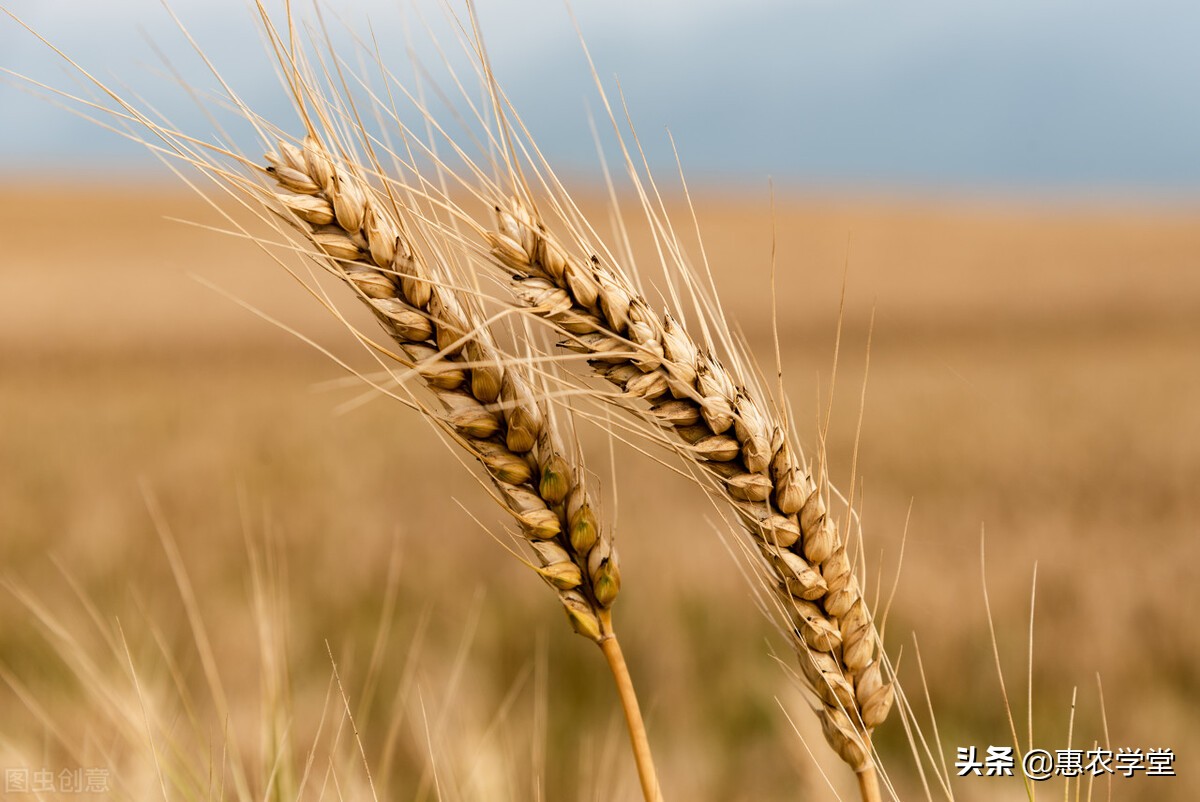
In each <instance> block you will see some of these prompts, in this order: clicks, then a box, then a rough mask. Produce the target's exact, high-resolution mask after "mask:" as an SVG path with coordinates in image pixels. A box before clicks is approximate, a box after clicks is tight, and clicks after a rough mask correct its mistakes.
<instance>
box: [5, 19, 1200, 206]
mask: <svg viewBox="0 0 1200 802" xmlns="http://www.w3.org/2000/svg"><path fill="white" fill-rule="evenodd" d="M276 4H277V3H276ZM0 5H7V6H8V7H9V8H10V9H11V10H13V11H14V12H15V13H17V14H18V15H20V16H22V17H24V18H26V19H27V20H28V21H29V22H30V23H32V24H33V25H34V26H35V27H36V28H38V30H40V31H41V32H43V33H44V34H45V35H46V36H47V37H48V38H50V39H52V40H53V41H54V42H55V43H56V44H58V45H60V46H61V47H62V48H63V49H64V50H66V51H68V52H70V53H71V54H72V55H73V56H75V57H77V58H78V59H79V60H80V61H81V63H83V64H84V65H85V66H86V67H88V68H89V69H92V70H94V71H95V72H96V73H97V74H99V75H100V76H101V77H103V78H105V79H106V80H111V81H113V82H114V83H117V84H121V85H124V86H127V87H128V88H129V89H131V90H133V91H135V92H137V93H139V94H142V95H143V96H144V97H145V98H146V99H147V100H148V101H149V102H151V103H153V104H154V105H155V106H156V107H160V108H162V109H164V111H165V112H166V113H168V114H169V116H170V117H171V118H172V119H174V120H176V121H177V122H178V123H179V124H180V126H181V127H184V128H186V129H188V130H196V129H197V128H199V127H202V126H203V118H202V117H201V116H199V115H198V113H197V112H195V111H194V109H193V107H192V106H191V104H190V101H189V100H188V99H187V98H186V96H185V95H184V93H183V92H181V91H180V90H179V89H178V88H177V87H176V86H174V85H173V84H172V83H171V82H170V80H169V79H167V78H165V77H163V76H162V75H161V74H159V73H160V71H161V67H160V66H159V61H158V57H157V56H156V55H155V53H154V48H152V47H151V45H150V44H149V43H148V42H154V43H155V45H156V46H157V47H158V48H160V49H162V50H165V51H167V52H168V53H169V54H170V57H171V60H172V62H173V63H176V64H177V65H178V66H179V68H180V70H181V71H182V72H183V74H184V77H185V78H186V79H187V80H188V81H189V82H192V83H199V84H201V85H204V83H205V77H204V75H203V72H202V70H200V69H199V67H200V65H199V64H198V62H197V60H196V59H195V58H194V57H191V56H189V54H188V53H187V52H186V48H185V47H184V43H183V42H182V39H181V37H180V36H179V35H178V33H177V31H175V30H174V28H173V23H172V22H171V20H170V17H169V16H168V14H167V13H166V12H165V11H163V9H162V6H161V4H160V3H159V2H157V0H107V2H103V3H100V2H85V1H84V0H0ZM301 5H305V4H304V3H301ZM325 6H326V7H328V8H330V9H332V10H333V12H334V14H335V15H342V16H344V17H346V18H347V19H348V20H349V21H350V22H351V24H352V25H353V26H354V27H355V28H356V29H357V30H359V31H365V30H367V28H366V25H365V22H364V20H366V19H370V20H371V22H372V24H373V25H374V26H375V29H376V32H377V34H378V35H379V38H380V41H381V42H382V43H383V46H384V48H385V51H386V53H387V55H386V58H388V60H389V62H394V63H395V66H396V69H397V70H401V71H403V69H404V68H405V65H406V63H407V61H406V56H405V44H404V41H405V40H404V33H403V30H402V21H403V20H404V19H406V18H407V19H408V20H410V21H412V20H415V19H416V15H415V14H414V13H413V12H412V11H411V4H410V3H408V2H406V0H325ZM479 6H480V13H481V17H482V20H483V25H484V29H485V35H486V37H487V41H488V46H489V50H490V53H491V56H492V58H493V60H494V63H495V65H496V69H497V72H498V74H499V77H500V79H501V81H502V83H503V84H504V86H505V87H506V89H507V90H508V91H509V93H510V95H511V96H512V97H513V99H514V100H515V102H516V104H517V106H518V108H519V109H520V111H521V112H522V114H523V116H524V118H525V119H526V121H527V123H528V124H529V126H530V127H531V129H532V130H533V132H534V134H535V135H536V136H537V138H538V141H539V144H540V145H541V146H542V147H543V148H544V150H545V151H546V153H547V154H548V155H549V156H550V158H551V160H552V162H553V163H554V164H555V165H556V166H558V167H561V168H564V169H565V170H567V171H570V172H589V171H593V170H595V168H596V163H597V161H596V156H595V146H594V144H593V141H592V137H591V134H590V132H589V127H588V117H587V115H588V112H589V109H590V110H591V111H592V112H597V110H598V108H599V105H598V99H597V95H596V92H595V90H594V88H593V86H592V83H591V79H590V76H589V74H588V70H587V65H586V62H585V60H584V58H583V55H582V51H581V49H580V46H579V43H578V41H577V39H576V38H575V36H574V33H573V30H572V27H571V22H570V18H569V15H568V12H567V10H566V6H565V4H563V3H561V2H559V1H558V0H547V1H546V2H542V1H541V0H505V2H498V1H496V0H480V2H479ZM172 7H173V8H174V9H175V10H176V11H177V12H178V14H179V15H180V16H181V17H182V18H183V19H184V20H185V22H186V23H187V25H188V26H189V28H190V29H191V30H192V32H193V33H194V35H195V36H196V38H197V39H198V40H199V41H200V43H201V44H202V45H203V46H204V48H205V50H206V51H207V52H208V53H209V54H210V55H211V56H212V57H213V58H214V60H215V61H217V63H218V64H219V65H220V67H221V68H222V70H223V72H224V73H225V74H227V75H229V76H231V78H232V79H233V81H234V83H235V85H236V87H237V89H238V90H239V92H242V93H243V94H244V96H245V97H246V98H247V99H248V100H249V101H250V103H251V105H253V106H254V107H255V108H257V109H262V110H264V111H266V112H267V114H268V116H272V117H278V119H280V120H281V121H285V122H286V121H287V120H288V119H289V117H288V115H287V112H286V105H285V103H284V102H283V98H282V95H281V93H280V90H279V88H278V85H277V84H276V83H274V80H273V78H272V76H271V75H270V74H269V73H268V72H266V71H265V69H264V65H265V64H266V61H265V56H264V55H263V52H262V47H261V45H260V43H259V39H258V36H257V34H256V33H255V31H254V24H253V17H252V15H251V13H250V11H249V8H248V3H247V2H246V0H173V2H172ZM422 7H423V9H424V12H425V13H426V14H428V15H430V16H433V17H436V16H437V15H438V11H437V8H436V5H435V4H433V3H430V2H424V3H422ZM573 7H574V10H575V12H576V14H577V15H578V16H579V18H580V22H581V24H582V27H583V29H584V33H585V36H586V38H587V41H588V45H589V47H590V48H591V50H592V52H593V55H594V56H595V59H596V63H597V66H598V69H599V72H600V73H601V75H602V76H604V78H605V79H606V80H607V81H608V82H609V84H610V86H611V85H613V82H614V80H615V79H616V78H619V79H620V84H621V87H622V89H623V91H624V93H625V96H626V98H627V100H628V103H629V106H630V110H631V113H632V115H633V118H634V122H635V124H636V125H637V126H638V130H639V133H640V134H641V136H642V139H643V142H644V143H645V145H646V147H647V149H648V152H649V154H650V158H651V160H652V162H653V163H654V164H655V165H656V166H659V167H663V168H665V169H670V167H671V154H670V149H669V145H668V143H667V139H666V136H665V133H664V129H665V128H668V127H669V128H670V130H671V132H672V133H673V134H674V135H675V138H676V140H677V142H678V144H679V148H680V151H681V153H682V155H683V158H684V160H685V166H686V168H687V171H688V173H689V174H690V175H692V176H696V177H697V178H698V179H700V180H704V179H713V180H717V179H722V180H727V179H730V178H734V179H738V180H742V181H745V182H748V183H751V184H755V185H761V184H762V182H763V181H765V179H766V177H767V176H773V177H774V178H776V179H777V180H779V181H783V182H787V183H788V184H791V185H795V186H800V187H803V186H813V187H821V188H824V187H830V186H832V187H847V188H867V189H893V188H901V189H903V188H922V189H940V188H948V189H967V190H985V191H986V190H999V191H1004V192H1010V191H1014V190H1015V191H1032V192H1044V191H1050V192H1054V191H1062V192H1068V193H1097V194H1120V193H1141V194H1150V195H1154V194H1160V193H1161V194H1169V195H1179V194H1184V195H1193V196H1194V195H1200V3H1198V2H1195V0H1186V1H1185V0H1140V1H1139V2H1133V1H1132V0H1086V2H1085V1H1084V0H1004V1H1003V2H1001V1H999V0H959V1H958V2H954V1H953V0H907V1H906V2H894V1H891V2H884V1H883V0H878V1H876V0H862V1H861V2H839V1H836V0H810V1H809V2H804V0H800V2H786V3H785V2H754V1H753V0H752V1H751V2H745V0H743V2H740V3H738V4H736V6H735V4H732V3H729V2H717V1H716V0H692V1H691V2H683V0H664V1H663V2H655V1H654V0H640V2H633V0H608V1H607V2H603V3H601V2H595V1H594V0H575V2H574V3H573ZM406 9H408V10H406ZM334 25H335V26H336V25H337V23H336V22H335V23H334ZM443 30H444V27H443ZM413 38H414V39H415V45H414V47H415V49H416V50H417V51H418V52H419V53H421V54H423V55H424V57H426V58H433V57H434V51H433V50H432V48H431V47H430V46H429V45H428V44H427V43H426V42H424V41H422V37H421V36H414V37H413ZM0 67H4V68H7V69H10V70H14V71H17V72H20V73H23V74H28V75H31V76H33V77H36V78H39V79H42V80H45V81H47V82H49V83H52V84H54V85H56V86H69V85H70V83H69V82H70V81H72V80H73V79H72V78H71V77H70V75H69V74H68V73H67V72H66V71H64V70H63V69H62V68H61V67H60V66H58V65H57V64H56V63H55V61H54V59H53V57H52V56H51V54H50V53H48V52H47V50H46V49H45V48H44V47H43V46H42V45H40V44H39V43H37V42H36V41H34V40H33V39H32V38H31V37H29V36H28V35H27V34H25V32H24V31H21V30H20V29H19V28H18V27H17V26H16V25H15V24H13V23H11V22H10V21H8V20H7V19H4V20H0ZM0 120H2V123H0V171H12V170H17V169H22V168H25V169H28V168H30V167H33V166H45V165H62V166H66V167H72V168H76V167H82V168H86V169H89V170H94V171H102V170H105V169H120V170H123V171H126V172H140V171H143V170H151V169H153V164H152V162H151V161H150V160H149V159H148V158H147V157H146V156H145V154H144V153H143V152H141V151H139V150H138V149H137V148H135V147H133V146H129V145H126V144H124V143H122V142H121V141H120V140H119V139H118V138H117V137H115V136H112V135H101V134H97V133H96V132H95V131H94V130H93V129H92V127H91V126H89V125H88V124H86V123H83V122H79V121H76V120H74V119H73V118H72V117H71V116H70V115H68V114H66V113H65V112H63V111H61V110H59V109H56V108H54V107H52V106H51V105H49V104H47V103H45V102H44V101H41V100H37V99H35V98H31V97H29V96H27V95H26V93H25V92H23V91H21V90H20V89H19V88H17V86H16V85H14V84H13V83H12V82H11V81H7V82H5V83H3V84H0Z"/></svg>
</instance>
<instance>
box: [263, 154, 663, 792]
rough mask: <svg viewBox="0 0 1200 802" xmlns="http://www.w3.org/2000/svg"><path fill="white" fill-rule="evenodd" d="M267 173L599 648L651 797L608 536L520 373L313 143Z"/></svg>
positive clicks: (385, 207)
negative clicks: (615, 612)
mask: <svg viewBox="0 0 1200 802" xmlns="http://www.w3.org/2000/svg"><path fill="white" fill-rule="evenodd" d="M266 158H267V161H268V162H269V163H270V167H269V168H267V171H268V172H269V173H270V174H271V176H272V177H273V178H274V179H275V181H276V182H277V183H278V185H279V188H280V189H281V190H282V191H280V192H277V193H276V194H275V200H276V201H277V202H278V204H279V205H280V207H281V208H280V210H281V211H282V212H283V214H284V216H285V217H286V218H287V219H288V220H289V222H291V223H292V224H293V225H294V226H295V227H296V228H298V229H299V230H300V231H301V232H302V233H303V234H304V235H305V236H306V237H307V238H308V239H309V240H310V241H311V242H312V243H313V244H314V245H316V246H317V247H318V248H320V250H321V251H322V252H323V253H324V254H325V255H326V256H327V257H328V261H329V264H330V266H331V267H332V269H333V271H334V272H335V273H336V274H337V275H338V276H340V277H341V278H342V279H343V280H344V281H346V282H347V283H348V284H349V285H350V286H352V287H353V288H354V289H355V291H356V292H357V293H358V295H359V297H360V298H362V300H363V301H364V302H366V303H367V304H368V305H369V306H370V307H371V309H372V311H373V312H374V313H375V315H376V317H377V318H378V319H379V322H380V323H381V324H382V326H383V328H384V329H385V330H386V331H387V333H388V334H389V335H390V336H391V338H392V339H393V340H394V341H395V342H396V343H397V345H398V346H399V348H400V349H401V351H402V352H403V359H404V361H405V362H406V363H407V364H409V365H411V366H412V367H413V368H414V369H415V371H416V373H417V375H419V377H420V378H421V380H422V382H423V383H424V384H425V386H426V387H427V388H428V389H429V390H430V391H431V392H432V393H433V395H434V396H435V397H436V398H437V399H438V401H439V402H440V403H441V406H442V407H443V409H444V413H443V414H442V415H441V416H440V417H439V422H440V423H441V424H442V425H443V426H444V427H445V428H446V429H447V430H448V431H450V432H452V433H453V434H454V435H455V439H457V441H458V442H459V443H460V444H461V445H462V446H463V447H464V448H466V449H467V450H468V451H469V452H470V453H471V454H472V455H473V456H474V457H475V458H476V459H478V460H479V462H480V463H481V464H482V465H483V468H484V470H485V471H486V473H487V475H488V477H489V478H490V479H491V481H492V483H493V484H494V485H495V487H496V489H497V491H498V494H497V495H498V499H499V501H500V502H501V504H502V505H503V506H504V507H505V509H506V510H507V511H508V513H509V514H510V515H511V516H512V517H513V519H514V520H515V521H516V522H517V524H518V525H519V527H520V529H521V531H522V533H523V534H524V537H525V539H526V541H527V542H528V544H529V546H530V548H531V550H532V551H533V553H534V554H535V555H536V558H537V561H538V566H537V571H538V573H539V574H540V575H541V576H542V577H543V578H544V579H545V580H546V582H547V583H548V584H549V585H550V586H551V587H553V588H554V590H555V591H556V593H557V595H558V599H559V601H560V602H561V603H562V605H563V607H564V609H565V610H566V612H567V616H568V618H569V620H570V622H571V625H572V626H573V627H574V629H575V631H576V632H577V633H579V634H580V635H582V636H584V637H586V638H588V639H589V640H591V641H593V642H595V643H596V644H598V645H599V646H600V648H601V650H602V651H603V653H604V656H605V658H606V660H607V661H608V664H609V667H610V669H611V670H612V673H613V677H614V680H615V682H616V685H617V689H618V693H619V695H620V697H621V702H622V706H623V708H624V710H625V714H626V720H627V723H628V726H629V731H630V737H631V740H632V742H633V747H634V756H635V759H636V761H637V764H638V772H639V777H640V780H641V783H642V789H643V793H644V795H645V798H646V800H647V802H653V801H654V800H661V793H660V791H659V789H658V781H657V778H656V775H655V771H654V765H653V762H652V760H651V757H650V750H649V742H648V739H647V736H646V731H645V726H644V723H643V721H642V717H641V714H640V711H639V709H638V703H637V699H636V696H634V694H633V686H632V681H631V680H630V677H629V672H628V670H627V668H626V665H625V661H624V658H623V656H622V654H621V649H620V645H619V643H618V641H617V639H616V634H615V632H614V630H613V625H612V605H613V602H614V601H615V600H616V598H617V594H618V592H619V590H620V586H621V575H620V570H619V568H618V565H617V553H616V550H615V548H614V546H613V542H612V537H611V535H610V534H608V533H607V532H606V531H605V530H604V529H603V528H602V527H601V526H600V522H599V520H598V518H597V516H596V513H595V512H594V510H593V507H592V504H591V502H590V501H589V499H588V494H587V490H586V488H585V486H584V480H583V471H582V469H581V467H579V466H577V465H574V464H572V461H571V460H570V459H568V457H567V454H566V452H565V450H564V449H563V447H562V444H561V443H560V441H559V438H558V437H557V435H556V433H555V430H554V427H553V426H552V425H551V418H550V416H549V415H548V414H547V410H546V409H544V408H543V406H542V404H541V403H540V402H539V401H538V400H537V398H536V397H535V395H534V393H533V392H532V390H531V386H532V385H531V381H530V378H529V377H528V376H526V375H524V373H525V370H526V369H525V368H524V367H523V366H522V364H521V363H519V362H515V363H512V362H511V361H510V363H508V364H506V363H505V361H504V360H503V359H501V355H500V353H499V351H498V350H497V348H496V346H495V345H494V343H493V341H492V340H491V339H490V337H489V334H488V330H487V328H486V326H484V325H482V324H480V322H479V320H478V318H477V316H476V314H477V313H476V312H475V311H474V307H473V305H472V304H470V303H466V304H462V303H459V302H458V300H457V298H456V296H455V294H454V292H453V291H450V290H448V289H447V284H446V283H445V280H444V277H443V276H441V275H438V274H435V273H434V271H433V270H432V269H431V266H430V265H429V264H428V263H427V262H426V261H425V260H424V259H422V258H421V256H420V255H419V253H418V252H417V251H416V250H415V249H414V247H413V245H412V242H411V238H410V237H409V236H407V235H406V233H405V231H404V228H403V223H402V220H401V218H400V216H399V215H398V214H397V213H396V212H395V211H394V209H395V207H394V204H391V203H390V202H388V201H387V200H386V199H385V198H384V197H383V196H382V195H380V194H377V193H376V192H375V191H374V190H373V189H372V188H371V187H370V185H369V184H368V182H367V181H366V180H365V178H364V177H362V176H360V175H358V174H357V173H356V172H354V170H353V168H352V167H350V166H348V165H347V164H344V163H340V162H339V160H338V159H336V158H334V157H333V156H332V155H331V154H330V153H329V151H328V150H327V149H326V148H325V147H324V145H323V144H322V143H321V141H320V139H318V137H317V136H316V135H315V134H314V133H310V134H309V135H308V136H307V137H306V138H305V140H304V142H303V147H296V146H294V145H292V144H290V143H287V142H280V143H279V149H278V151H277V152H276V153H271V154H268V155H267V157H266Z"/></svg>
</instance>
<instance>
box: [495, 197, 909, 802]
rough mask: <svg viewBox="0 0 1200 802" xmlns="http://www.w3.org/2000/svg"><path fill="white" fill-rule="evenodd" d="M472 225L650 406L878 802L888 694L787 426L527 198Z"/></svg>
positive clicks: (827, 517) (827, 519)
mask: <svg viewBox="0 0 1200 802" xmlns="http://www.w3.org/2000/svg"><path fill="white" fill-rule="evenodd" d="M496 220H497V224H496V227H495V229H493V230H489V231H485V232H484V236H485V237H486V239H487V242H488V246H489V248H490V250H491V254H492V256H493V257H494V260H495V262H496V263H497V264H498V265H500V266H501V267H503V268H504V269H505V270H507V271H509V272H510V273H515V275H514V276H513V281H512V287H513V289H514V291H515V294H516V296H517V297H518V298H519V299H520V300H521V302H522V303H523V304H524V305H525V306H526V307H527V308H529V309H530V310H532V311H535V312H536V313H537V314H539V315H541V316H542V317H544V318H545V319H547V320H549V321H550V322H551V323H552V324H553V325H554V326H555V327H556V329H557V330H559V331H561V332H563V333H565V334H566V335H567V337H566V339H565V340H563V342H562V343H560V345H562V346H563V347H565V348H568V349H570V350H572V351H575V352H578V353H582V354H586V355H588V356H589V357H590V360H589V362H590V364H591V365H592V367H593V369H594V371H595V373H596V374H598V375H600V376H602V377H604V378H605V379H606V380H607V381H609V382H611V383H612V384H614V385H616V386H617V387H618V388H619V389H620V391H621V396H622V398H623V399H626V400H631V399H637V400H641V401H644V402H646V403H648V404H649V405H650V411H651V413H652V415H653V417H654V418H655V419H656V420H657V421H658V422H659V423H660V424H661V425H662V426H665V427H667V428H669V429H671V430H673V431H674V432H675V433H676V434H677V435H678V437H679V438H680V440H682V444H681V447H680V448H679V449H678V450H679V451H680V452H681V453H682V454H684V455H685V456H686V457H687V458H689V459H690V460H692V461H694V463H695V464H697V465H698V466H700V467H701V468H702V469H703V471H704V472H705V473H706V474H707V475H708V476H709V477H710V478H711V479H713V480H714V481H715V483H716V485H717V486H718V487H719V491H718V493H719V495H720V496H721V497H722V498H723V499H724V500H725V501H727V502H728V503H729V504H730V505H731V506H732V508H733V509H734V510H735V512H736V514H737V515H738V517H739V518H740V520H741V521H742V522H743V523H744V524H745V527H746V529H747V531H749V533H750V534H751V535H752V536H753V538H754V542H755V544H756V545H757V547H758V550H759V551H760V552H761V554H762V555H763V557H764V558H765V565H766V566H768V567H769V572H770V575H771V577H772V579H773V581H772V583H771V584H772V585H773V587H774V588H775V589H776V590H777V591H778V598H779V600H780V601H781V603H782V609H783V610H784V611H785V612H786V614H787V616H788V619H789V621H788V623H789V629H790V631H791V633H792V635H793V636H794V637H793V640H794V646H795V648H796V651H797V653H798V655H799V658H800V660H799V663H800V666H801V669H802V673H803V675H804V677H805V680H806V682H807V685H808V687H809V688H811V689H812V691H813V692H814V693H815V694H816V696H817V698H818V699H819V700H820V702H821V705H820V707H819V709H818V715H819V716H820V719H821V724H822V730H823V732H824V734H825V738H826V740H827V741H828V742H829V744H830V746H831V747H832V748H833V749H834V751H835V752H836V753H837V754H838V755H839V757H840V758H841V759H842V760H843V761H845V762H846V763H847V764H848V765H849V766H850V767H851V768H853V769H854V770H855V772H856V773H857V774H858V776H859V781H860V788H861V790H862V793H863V796H864V798H865V799H877V798H878V797H879V790H878V780H877V777H876V773H875V769H874V762H873V759H872V757H871V740H870V736H871V731H872V730H873V729H874V728H875V727H877V726H878V725H879V724H881V723H882V722H883V721H884V720H885V719H886V717H887V714H888V712H889V710H890V708H891V705H892V702H893V699H894V688H893V684H892V682H891V681H888V680H886V679H885V676H884V673H883V668H884V666H883V663H884V659H883V653H882V647H881V643H880V639H879V635H878V632H877V630H876V628H875V625H874V622H873V621H872V618H871V614H870V611H869V609H868V607H867V605H866V602H865V600H864V599H863V595H862V592H861V589H860V586H859V581H858V578H857V575H856V574H855V572H854V570H853V565H852V563H851V560H850V557H849V555H848V554H847V551H846V544H845V543H844V542H843V540H842V538H841V537H840V536H839V533H838V526H837V522H836V520H835V519H834V517H833V516H832V515H831V514H829V509H828V504H827V498H828V493H829V488H828V487H827V486H826V485H824V483H823V482H822V481H820V480H816V481H815V480H814V479H813V477H812V476H811V474H810V472H809V471H808V470H807V467H806V465H805V464H804V462H803V461H802V459H800V458H799V457H798V456H797V455H798V454H799V453H800V452H799V449H798V448H797V447H796V446H794V445H793V444H791V443H790V442H789V437H788V432H789V429H788V427H787V425H786V424H785V422H784V421H783V420H781V419H780V417H779V416H777V415H775V414H773V412H772V407H771V406H770V405H768V404H765V403H764V402H763V401H762V400H761V399H759V398H758V397H757V394H756V393H755V391H754V390H753V389H752V382H750V381H749V380H748V379H746V378H743V377H741V376H739V375H738V374H737V373H736V372H735V371H733V370H730V369H727V368H726V367H725V365H723V364H722V362H721V361H720V360H719V359H717V357H716V356H715V355H713V354H712V353H710V352H708V351H707V350H706V349H704V348H702V347H701V346H700V345H698V344H697V342H696V341H695V340H694V339H693V338H692V337H691V336H690V335H689V333H688V332H687V331H686V330H685V329H684V328H683V326H681V325H680V324H679V322H678V321H677V319H676V318H674V317H673V316H671V315H670V314H669V313H668V314H664V315H661V316H660V315H657V314H655V313H654V312H653V311H652V309H651V307H650V305H649V304H648V303H647V301H646V300H645V298H644V297H643V296H642V295H641V293H640V292H639V291H638V290H637V289H636V286H635V284H634V282H633V281H632V280H631V279H630V278H629V277H628V276H627V275H625V274H624V273H623V272H622V271H621V270H620V268H618V267H617V266H616V265H613V264H610V263H608V262H606V261H603V260H601V259H600V258H599V257H598V256H596V255H594V254H590V253H589V254H588V255H587V256H586V257H581V256H579V255H577V254H575V253H572V252H571V251H569V250H568V249H567V248H566V247H564V246H563V245H562V244H560V243H559V242H558V241H556V240H555V239H553V238H552V236H551V235H550V233H549V231H548V228H547V226H546V225H545V223H544V221H543V220H542V219H541V218H540V217H539V216H538V215H537V213H536V212H535V211H534V208H533V206H532V204H529V203H526V202H523V201H521V200H519V199H517V198H509V199H507V200H506V201H504V202H503V204H502V205H497V206H496Z"/></svg>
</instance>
